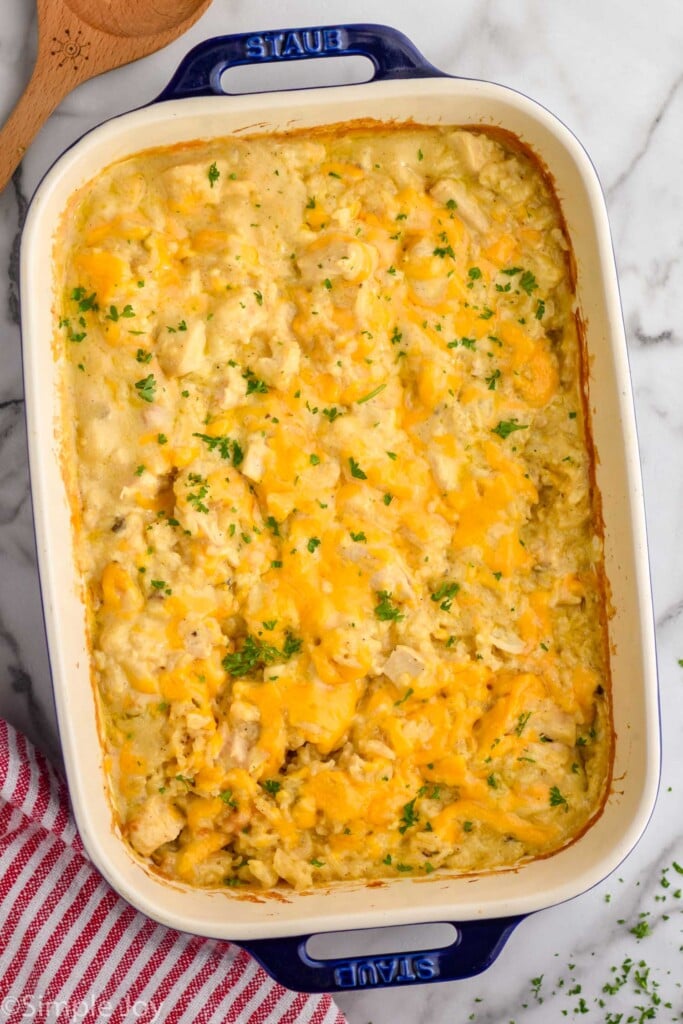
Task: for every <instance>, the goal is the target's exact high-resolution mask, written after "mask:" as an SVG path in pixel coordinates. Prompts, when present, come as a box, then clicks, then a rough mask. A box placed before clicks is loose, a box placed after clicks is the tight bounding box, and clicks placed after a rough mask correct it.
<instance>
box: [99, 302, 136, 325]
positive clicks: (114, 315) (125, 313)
mask: <svg viewBox="0 0 683 1024" xmlns="http://www.w3.org/2000/svg"><path fill="white" fill-rule="evenodd" d="M133 316H135V310H134V309H133V307H132V306H131V305H130V303H128V304H127V305H125V306H124V307H123V309H122V310H120V311H119V310H118V309H117V307H116V306H110V307H109V312H108V313H107V315H106V316H105V318H104V319H105V320H113V322H114V323H116V321H117V320H120V319H121V318H122V317H123V318H124V319H125V320H130V318H131V317H133Z"/></svg>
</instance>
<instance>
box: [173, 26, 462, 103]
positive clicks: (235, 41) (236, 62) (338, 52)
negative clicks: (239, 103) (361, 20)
mask: <svg viewBox="0 0 683 1024" xmlns="http://www.w3.org/2000/svg"><path fill="white" fill-rule="evenodd" d="M345 56H360V57H368V58H369V59H370V60H371V61H372V63H373V65H374V67H375V73H374V75H373V77H372V79H370V81H379V80H382V79H387V78H444V77H448V76H447V75H445V73H444V72H443V71H439V70H438V68H435V67H433V66H432V65H431V64H430V63H429V61H427V60H426V59H425V58H424V57H423V56H422V54H421V53H420V51H419V50H418V49H417V47H415V46H414V45H413V44H412V43H411V41H410V40H409V39H408V37H407V36H404V35H403V33H402V32H398V31H397V30H396V29H394V28H389V27H388V26H386V25H365V24H360V25H322V26H319V27H317V28H315V27H314V28H288V29H279V30H277V31H275V32H259V33H249V34H247V33H243V34H235V35H230V36H216V37H215V38H213V39H205V40H204V42H202V43H199V45H198V46H195V47H194V49H193V50H190V52H189V53H188V54H187V56H186V57H185V58H184V59H183V61H182V62H181V64H180V66H179V67H178V70H177V71H176V73H175V74H174V76H173V78H172V79H171V81H170V82H169V83H168V85H167V86H166V88H165V89H164V91H163V92H162V93H161V95H160V96H158V97H157V100H156V102H159V101H162V100H175V99H187V98H188V97H189V96H223V95H226V90H225V89H224V88H223V85H222V77H223V73H224V72H225V71H227V70H228V68H234V67H239V66H240V65H243V64H272V63H274V62H278V63H282V62H283V61H290V60H315V59H316V58H320V57H345Z"/></svg>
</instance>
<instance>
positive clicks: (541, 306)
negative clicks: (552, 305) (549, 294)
mask: <svg viewBox="0 0 683 1024" xmlns="http://www.w3.org/2000/svg"><path fill="white" fill-rule="evenodd" d="M544 315H545V302H544V301H543V299H539V300H538V302H537V304H536V319H537V320H542V319H543V316H544Z"/></svg>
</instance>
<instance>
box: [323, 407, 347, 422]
mask: <svg viewBox="0 0 683 1024" xmlns="http://www.w3.org/2000/svg"><path fill="white" fill-rule="evenodd" d="M343 415H344V414H343V413H341V412H340V411H339V409H337V408H336V406H332V408H331V409H323V416H325V417H326V419H328V420H329V421H330V423H334V421H335V420H336V418H337V416H343Z"/></svg>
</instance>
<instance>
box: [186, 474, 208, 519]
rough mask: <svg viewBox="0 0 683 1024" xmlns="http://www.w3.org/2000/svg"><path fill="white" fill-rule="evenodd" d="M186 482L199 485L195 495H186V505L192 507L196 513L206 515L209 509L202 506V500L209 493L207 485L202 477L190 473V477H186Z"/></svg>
mask: <svg viewBox="0 0 683 1024" xmlns="http://www.w3.org/2000/svg"><path fill="white" fill-rule="evenodd" d="M188 481H189V483H190V484H199V490H198V491H197V493H196V494H194V493H193V494H188V496H187V503H188V505H192V507H193V508H195V509H196V510H197V512H202V513H203V514H204V515H207V514H208V511H209V509H208V506H207V505H205V504H204V498H205V497H206V496H207V494H208V493H209V485H208V483H207V482H206V480H205V479H204V478H203V477H202V476H200V475H199V473H190V475H189V476H188Z"/></svg>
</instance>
